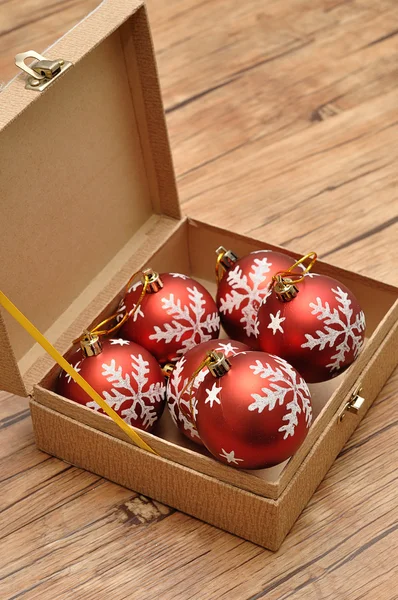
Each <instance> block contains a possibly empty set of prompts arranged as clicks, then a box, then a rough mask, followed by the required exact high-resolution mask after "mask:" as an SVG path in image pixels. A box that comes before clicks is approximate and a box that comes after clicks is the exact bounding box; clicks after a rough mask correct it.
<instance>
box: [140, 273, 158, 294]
mask: <svg viewBox="0 0 398 600" xmlns="http://www.w3.org/2000/svg"><path fill="white" fill-rule="evenodd" d="M142 273H143V277H142V283H145V282H146V283H147V285H148V287H147V289H146V291H147V293H148V294H155V293H156V292H159V291H160V290H161V289H162V288H163V281H162V280H161V278H160V275H159V273H157V272H156V271H154V270H153V269H145V271H142Z"/></svg>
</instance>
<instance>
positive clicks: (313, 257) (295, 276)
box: [272, 252, 318, 284]
mask: <svg viewBox="0 0 398 600" xmlns="http://www.w3.org/2000/svg"><path fill="white" fill-rule="evenodd" d="M317 259H318V256H317V253H316V252H308V254H305V256H302V257H301V258H300V259H299V260H297V261H296V262H295V263H294V264H293V265H292V266H291V267H289V268H288V269H287V270H286V271H279V272H278V273H275V275H273V276H272V281H273V282H274V283H277V282H278V281H280V280H281V279H283V278H284V277H288V278H289V280H290V282H291V283H294V284H296V283H301V282H302V281H304V277H305V276H306V275H307V273H309V272H310V271H311V269H312V267H313V266H314V264H315V263H316V261H317ZM307 260H309V261H310V262H309V264H308V265H307V267H306V268H305V269H304V271H301V272H300V273H293V272H292V271H293V269H296V268H297V267H298V266H299V265H302V264H303V263H304V262H305V261H307Z"/></svg>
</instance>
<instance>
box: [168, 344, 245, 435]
mask: <svg viewBox="0 0 398 600" xmlns="http://www.w3.org/2000/svg"><path fill="white" fill-rule="evenodd" d="M211 350H217V351H219V352H222V353H223V354H224V356H226V357H227V358H228V357H229V356H235V354H237V353H238V352H242V351H244V350H248V347H247V346H246V345H245V344H242V343H240V342H235V341H234V340H228V339H223V340H211V341H209V342H203V343H202V344H199V345H198V346H195V347H194V348H192V349H191V350H188V352H187V353H186V354H185V355H184V356H183V357H181V358H180V360H179V361H178V362H177V363H176V365H175V367H174V370H173V372H172V373H171V375H170V378H169V380H168V383H167V392H166V397H167V405H168V407H169V410H170V414H171V416H172V419H173V421H174V423H175V424H176V425H177V427H178V428H179V430H180V431H181V432H182V433H183V434H184V435H185V436H186V437H187V438H188V439H190V440H192V441H194V442H196V443H197V444H202V442H201V440H200V437H199V434H198V432H197V429H196V426H195V422H194V415H192V411H191V408H193V411H194V412H195V406H196V397H195V394H196V390H197V389H198V387H199V385H200V384H201V383H202V381H203V379H204V378H205V376H206V374H207V373H208V370H207V368H206V367H203V369H202V370H201V371H199V373H198V374H197V375H196V377H195V379H194V380H193V383H192V388H191V385H190V380H191V378H192V376H193V374H194V373H195V371H196V370H197V369H198V368H199V367H200V364H201V363H202V362H203V361H204V359H205V358H206V355H207V352H210V351H211ZM188 384H189V385H188ZM185 388H186V389H185ZM184 390H185V391H184ZM182 392H184V393H182Z"/></svg>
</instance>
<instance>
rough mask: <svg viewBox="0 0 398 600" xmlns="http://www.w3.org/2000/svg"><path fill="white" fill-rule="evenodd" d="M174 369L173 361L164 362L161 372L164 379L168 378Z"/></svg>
mask: <svg viewBox="0 0 398 600" xmlns="http://www.w3.org/2000/svg"><path fill="white" fill-rule="evenodd" d="M174 369H175V364H173V363H166V364H165V365H163V367H162V373H163V375H164V376H165V377H166V379H170V377H171V375H172V373H173V371H174Z"/></svg>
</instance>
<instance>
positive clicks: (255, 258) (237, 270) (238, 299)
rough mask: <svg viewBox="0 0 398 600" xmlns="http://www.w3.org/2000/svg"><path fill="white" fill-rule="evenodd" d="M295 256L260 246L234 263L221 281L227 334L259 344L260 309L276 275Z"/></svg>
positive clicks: (220, 305) (219, 297)
mask: <svg viewBox="0 0 398 600" xmlns="http://www.w3.org/2000/svg"><path fill="white" fill-rule="evenodd" d="M293 262H294V260H293V259H292V258H291V257H290V256H288V255H287V254H282V253H281V252H273V251H272V250H259V251H257V252H252V253H251V254H248V255H247V256H244V257H243V258H239V259H238V260H237V261H236V263H235V264H234V265H232V266H231V267H230V268H229V270H228V271H226V273H224V276H223V278H222V279H221V281H220V283H219V284H218V290H217V298H216V301H217V306H218V310H219V312H220V317H221V324H222V326H223V328H224V330H225V332H226V333H227V335H228V336H229V337H231V338H233V339H234V340H239V341H241V342H242V343H244V344H248V345H249V346H251V347H253V348H256V347H257V333H258V332H257V320H256V318H257V311H258V309H259V307H260V304H261V302H262V300H263V298H264V297H265V296H267V294H268V293H269V288H270V284H271V282H272V276H273V275H275V274H276V273H278V272H279V271H286V270H287V269H288V268H289V267H291V266H292V264H293Z"/></svg>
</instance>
